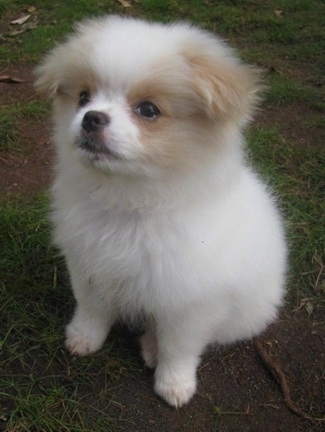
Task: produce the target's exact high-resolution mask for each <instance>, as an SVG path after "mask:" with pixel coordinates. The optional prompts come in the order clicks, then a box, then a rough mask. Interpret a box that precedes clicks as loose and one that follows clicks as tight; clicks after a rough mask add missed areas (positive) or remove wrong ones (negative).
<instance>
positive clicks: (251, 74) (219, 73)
mask: <svg viewBox="0 0 325 432" xmlns="http://www.w3.org/2000/svg"><path fill="white" fill-rule="evenodd" d="M190 64H191V66H192V68H193V70H194V77H195V79H194V85H195V92H196V94H197V95H198V96H199V98H200V100H201V102H202V103H203V107H204V109H205V110H206V112H207V114H208V116H209V117H210V118H211V119H220V118H223V119H232V120H235V121H238V122H239V123H241V124H244V123H246V122H248V121H249V120H250V119H251V117H252V114H253V112H254V110H255V108H256V106H257V104H258V102H259V99H260V97H259V92H260V90H261V88H262V86H261V74H260V71H258V70H256V69H253V68H251V67H249V66H246V65H244V64H241V63H240V62H239V61H236V60H234V59H232V58H226V59H225V58H216V59H214V58H211V57H210V56H197V57H195V58H191V59H190Z"/></svg>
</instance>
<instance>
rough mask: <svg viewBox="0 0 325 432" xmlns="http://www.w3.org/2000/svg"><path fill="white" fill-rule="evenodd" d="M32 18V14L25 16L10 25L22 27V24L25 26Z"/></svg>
mask: <svg viewBox="0 0 325 432" xmlns="http://www.w3.org/2000/svg"><path fill="white" fill-rule="evenodd" d="M30 17H31V14H29V15H25V16H23V17H21V18H18V19H15V20H13V21H10V24H18V25H22V24H24V23H25V22H26V21H28V20H29V18H30Z"/></svg>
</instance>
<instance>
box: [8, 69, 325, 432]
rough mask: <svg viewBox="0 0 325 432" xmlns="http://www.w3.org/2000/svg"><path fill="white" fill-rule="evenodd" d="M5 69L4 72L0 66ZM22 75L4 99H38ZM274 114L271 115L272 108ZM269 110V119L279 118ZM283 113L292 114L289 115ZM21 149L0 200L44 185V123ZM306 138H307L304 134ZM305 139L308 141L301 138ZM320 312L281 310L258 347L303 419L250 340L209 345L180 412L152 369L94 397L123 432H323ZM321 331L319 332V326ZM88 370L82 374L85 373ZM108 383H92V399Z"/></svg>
mask: <svg viewBox="0 0 325 432" xmlns="http://www.w3.org/2000/svg"><path fill="white" fill-rule="evenodd" d="M2 73H3V71H2ZM6 73H8V74H9V75H10V76H16V77H18V78H21V79H23V80H24V82H23V83H20V84H13V83H12V84H9V83H0V94H1V97H2V101H1V103H2V104H8V105H9V104H10V103H12V102H14V101H17V100H19V101H26V102H27V101H30V100H36V101H37V100H38V96H37V95H36V94H35V92H34V90H33V87H32V75H31V73H30V71H29V70H26V69H23V68H22V67H21V66H19V67H17V68H16V69H15V68H12V69H10V71H6ZM268 115H270V116H271V115H272V116H273V113H271V114H270V113H269V114H268ZM282 116H283V112H282V114H281V118H280V114H279V113H274V117H273V120H272V121H274V119H279V121H280V120H281V121H282V120H283V117H282ZM288 118H290V119H291V118H292V114H291V113H290V114H289V113H288ZM19 135H20V137H21V146H22V149H21V150H22V151H21V152H17V151H13V152H12V153H10V152H2V153H0V198H5V197H6V196H8V194H10V193H15V194H22V195H23V196H33V194H35V193H36V192H39V191H41V190H43V189H44V187H47V186H48V184H49V181H50V178H51V168H50V166H51V159H52V153H53V152H52V150H51V146H50V144H49V136H50V131H49V127H48V125H47V124H44V123H42V122H36V121H34V122H30V121H22V122H21V123H20V125H19ZM305 136H306V135H305ZM305 139H306V140H307V139H309V138H307V137H306V138H305ZM322 322H324V313H323V314H322V313H321V310H320V309H319V308H318V307H314V310H313V312H312V314H311V315H308V313H307V311H306V310H303V309H301V310H299V311H298V312H296V313H293V314H288V315H285V314H284V313H283V315H282V317H281V319H279V321H278V322H277V323H276V324H274V325H273V326H271V327H270V328H269V330H268V331H267V333H265V334H264V335H262V336H261V337H260V339H259V340H260V341H261V343H262V346H263V349H264V350H265V352H266V353H267V354H269V355H270V356H271V358H272V361H273V362H276V364H277V366H278V368H280V370H281V371H282V373H283V375H284V376H285V379H286V386H287V388H288V390H289V391H290V397H291V399H292V401H293V403H294V404H296V406H297V407H299V410H301V411H302V412H303V413H305V417H306V416H308V417H310V418H314V419H315V420H311V419H307V418H304V417H301V416H299V415H297V414H295V413H293V412H292V411H291V410H290V407H289V406H288V401H286V400H285V398H286V397H287V396H286V395H285V394H284V392H283V391H282V390H281V387H280V385H279V383H278V382H277V381H276V379H275V378H274V376H273V375H272V374H271V368H269V367H267V366H266V364H265V362H263V361H262V359H261V356H260V355H258V353H257V351H256V349H255V346H254V344H253V342H245V343H240V344H236V345H234V346H231V347H214V348H211V349H209V350H208V351H207V352H206V354H205V355H204V356H203V358H202V363H201V365H200V368H199V371H198V379H199V380H198V381H199V386H198V393H197V394H196V396H195V397H194V398H193V400H192V401H191V402H190V404H189V405H188V406H186V407H184V408H182V409H180V410H175V409H172V408H169V407H168V406H167V405H166V404H165V403H164V402H163V401H162V400H160V399H159V398H158V397H157V396H155V394H154V393H153V388H152V387H153V374H152V372H151V371H148V370H146V369H145V368H144V367H142V364H141V365H140V359H139V369H138V370H139V372H138V373H136V374H135V375H134V374H132V377H130V376H123V374H121V377H120V378H119V381H118V382H117V383H116V381H115V382H114V383H113V382H112V388H113V390H112V392H113V393H112V400H114V403H110V401H103V400H98V404H99V406H102V405H104V406H105V408H104V409H105V411H106V413H107V414H110V415H111V416H112V417H114V418H120V419H121V420H122V421H123V428H122V430H124V431H126V432H128V431H130V432H138V431H139V432H140V431H141V432H147V431H148V432H149V431H150V432H152V431H157V432H165V431H174V432H181V431H189V432H190V431H191V432H193V431H194V432H207V431H220V432H312V431H313V432H321V431H323V430H325V426H324V422H322V421H320V420H319V418H320V417H322V416H324V401H325V394H324V370H325V369H324V347H325V340H324V339H325V338H324V329H322V328H321V324H322ZM322 330H323V331H322ZM117 339H118V343H119V344H121V345H122V346H124V347H125V349H126V350H128V351H130V350H131V351H132V353H130V355H134V356H135V357H137V356H139V352H138V347H137V346H136V342H135V341H136V339H135V337H134V336H130V335H129V334H125V333H118V335H117ZM85 373H86V372H85ZM107 384H108V383H107V381H106V383H104V382H98V383H94V385H95V388H94V393H93V395H92V397H93V398H94V399H95V400H97V399H100V390H101V388H103V387H104V385H105V386H106V385H107Z"/></svg>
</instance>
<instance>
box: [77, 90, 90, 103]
mask: <svg viewBox="0 0 325 432" xmlns="http://www.w3.org/2000/svg"><path fill="white" fill-rule="evenodd" d="M88 102H90V93H89V92H88V91H83V92H81V93H80V95H79V102H78V105H79V106H80V107H83V106H85V105H86V104H87V103H88Z"/></svg>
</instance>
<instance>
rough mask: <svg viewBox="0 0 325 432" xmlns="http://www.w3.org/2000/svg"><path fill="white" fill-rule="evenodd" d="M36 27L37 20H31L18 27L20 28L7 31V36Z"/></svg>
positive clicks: (16, 34)
mask: <svg viewBox="0 0 325 432" xmlns="http://www.w3.org/2000/svg"><path fill="white" fill-rule="evenodd" d="M37 27H38V22H37V21H32V22H30V23H25V24H23V25H22V26H21V27H20V30H12V31H11V32H9V33H8V35H9V36H18V35H20V34H22V33H25V32H27V31H29V30H33V29H34V28H37Z"/></svg>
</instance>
